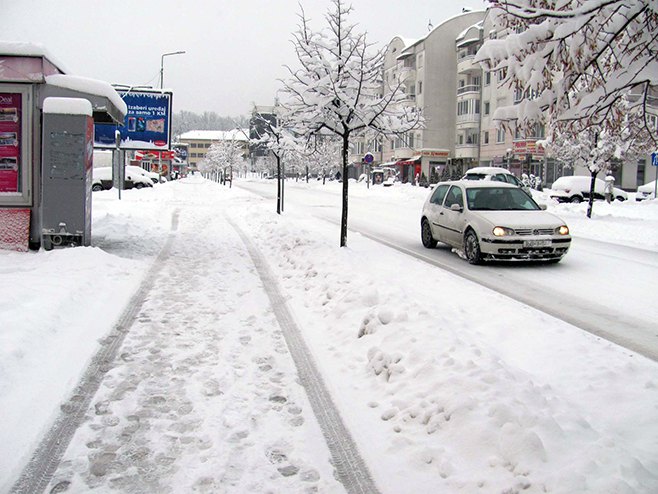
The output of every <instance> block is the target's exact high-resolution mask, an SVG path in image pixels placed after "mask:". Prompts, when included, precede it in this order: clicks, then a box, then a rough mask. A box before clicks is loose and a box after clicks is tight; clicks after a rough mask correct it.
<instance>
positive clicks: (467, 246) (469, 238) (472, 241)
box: [464, 230, 482, 264]
mask: <svg viewBox="0 0 658 494" xmlns="http://www.w3.org/2000/svg"><path fill="white" fill-rule="evenodd" d="M464 253H465V254H466V259H468V262H469V263H471V264H480V263H481V262H482V253H481V252H480V242H478V238H477V235H475V232H474V231H473V230H469V231H468V232H466V236H465V237H464Z"/></svg>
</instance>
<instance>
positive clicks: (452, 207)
mask: <svg viewBox="0 0 658 494" xmlns="http://www.w3.org/2000/svg"><path fill="white" fill-rule="evenodd" d="M462 209H463V208H462V207H461V206H460V205H459V204H451V205H450V211H461V210H462Z"/></svg>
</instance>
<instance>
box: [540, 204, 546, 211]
mask: <svg viewBox="0 0 658 494" xmlns="http://www.w3.org/2000/svg"><path fill="white" fill-rule="evenodd" d="M547 208H548V206H546V204H540V205H539V209H541V210H542V211H546V209H547Z"/></svg>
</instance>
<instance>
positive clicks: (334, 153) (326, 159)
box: [308, 135, 341, 185]
mask: <svg viewBox="0 0 658 494" xmlns="http://www.w3.org/2000/svg"><path fill="white" fill-rule="evenodd" d="M340 144H341V142H340V140H338V139H337V138H336V136H334V135H325V136H316V137H315V138H314V139H313V140H312V141H310V142H309V143H308V150H309V155H308V160H309V166H310V168H311V173H314V174H316V175H318V176H322V184H323V185H324V183H325V177H326V176H327V175H335V173H336V170H338V166H339V164H340V159H341V145H340Z"/></svg>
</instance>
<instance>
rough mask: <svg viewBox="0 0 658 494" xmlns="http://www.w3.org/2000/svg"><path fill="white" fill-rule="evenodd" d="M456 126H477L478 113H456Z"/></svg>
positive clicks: (464, 127)
mask: <svg viewBox="0 0 658 494" xmlns="http://www.w3.org/2000/svg"><path fill="white" fill-rule="evenodd" d="M456 123H457V128H459V129H460V130H464V129H467V128H471V127H472V128H477V127H478V125H479V123H480V114H479V113H466V114H465V115H457V120H456Z"/></svg>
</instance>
